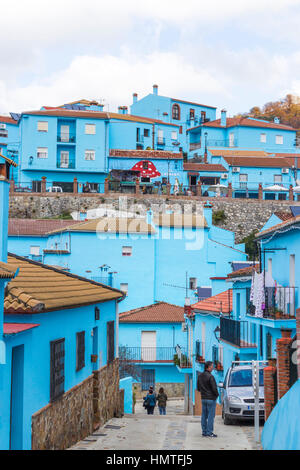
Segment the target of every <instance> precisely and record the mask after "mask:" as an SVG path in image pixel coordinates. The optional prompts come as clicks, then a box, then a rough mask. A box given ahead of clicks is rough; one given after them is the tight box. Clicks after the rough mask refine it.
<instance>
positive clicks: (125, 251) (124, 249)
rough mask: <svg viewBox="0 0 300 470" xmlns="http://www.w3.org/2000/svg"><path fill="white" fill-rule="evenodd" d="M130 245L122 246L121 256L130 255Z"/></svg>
mask: <svg viewBox="0 0 300 470" xmlns="http://www.w3.org/2000/svg"><path fill="white" fill-rule="evenodd" d="M131 255H132V246H122V256H131Z"/></svg>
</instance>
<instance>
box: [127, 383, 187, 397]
mask: <svg viewBox="0 0 300 470" xmlns="http://www.w3.org/2000/svg"><path fill="white" fill-rule="evenodd" d="M160 387H163V388H164V391H165V392H166V394H167V396H168V397H169V398H172V397H173V398H175V397H178V398H179V397H180V398H182V397H184V383H162V382H161V383H160V382H157V383H155V392H156V393H158V390H159V389H160ZM132 388H133V392H135V397H136V400H139V399H140V398H143V397H144V396H145V395H146V394H147V390H141V384H140V383H134V384H133V386H132Z"/></svg>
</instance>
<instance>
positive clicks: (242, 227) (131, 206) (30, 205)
mask: <svg viewBox="0 0 300 470" xmlns="http://www.w3.org/2000/svg"><path fill="white" fill-rule="evenodd" d="M120 196H121V199H119V198H120ZM207 200H209V201H210V202H211V203H212V204H213V211H214V212H216V211H219V210H223V211H224V213H225V216H226V219H225V221H224V222H223V223H221V224H219V226H220V227H222V228H225V229H228V230H232V231H234V232H235V234H236V239H237V241H241V240H242V239H243V238H244V237H246V236H247V235H249V234H250V233H251V232H252V231H253V230H260V229H261V228H262V227H263V225H264V224H265V222H266V221H267V220H268V218H269V217H270V216H271V215H272V213H273V212H275V211H288V210H289V206H290V205H291V204H293V205H300V202H299V201H297V202H296V201H294V202H290V201H265V200H255V199H230V198H203V197H192V198H190V197H175V196H153V195H145V196H138V195H126V196H124V195H120V194H109V195H98V194H89V195H85V194H77V195H73V194H69V195H66V194H65V193H62V194H55V193H49V195H47V196H45V195H43V194H34V195H32V194H26V195H25V194H24V195H16V194H11V195H10V217H18V218H51V217H56V216H59V215H61V214H63V213H70V212H72V211H78V210H79V211H83V212H84V211H86V210H88V209H95V208H97V207H108V208H115V209H122V210H125V209H126V207H128V210H130V211H132V212H136V213H139V214H140V215H143V214H145V212H146V210H147V209H148V208H149V207H150V206H152V208H153V207H154V209H155V211H156V212H164V211H165V210H166V209H171V210H172V209H173V210H174V211H175V212H178V211H179V210H183V207H185V209H186V206H190V211H192V212H194V213H196V211H197V212H199V211H200V209H201V206H202V205H203V203H204V202H206V201H207ZM197 204H198V207H197ZM201 211H202V209H201Z"/></svg>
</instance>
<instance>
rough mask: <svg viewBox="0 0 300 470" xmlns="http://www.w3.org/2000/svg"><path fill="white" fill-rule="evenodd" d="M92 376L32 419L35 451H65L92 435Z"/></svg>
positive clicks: (33, 448) (33, 447)
mask: <svg viewBox="0 0 300 470" xmlns="http://www.w3.org/2000/svg"><path fill="white" fill-rule="evenodd" d="M93 420H94V413H93V376H92V375H91V376H90V377H88V378H87V379H86V380H84V381H83V382H81V383H80V384H78V385H76V386H75V387H73V388H72V389H71V390H69V391H68V392H66V393H65V394H64V395H63V396H62V397H60V398H59V399H57V400H56V401H55V402H53V403H49V404H48V405H47V406H45V407H44V408H42V409H41V410H39V411H38V412H37V413H35V414H34V415H33V416H32V450H62V449H66V448H67V447H70V446H71V445H73V444H75V443H76V442H78V441H79V440H81V439H84V438H85V437H86V436H88V435H89V434H91V433H92V432H93Z"/></svg>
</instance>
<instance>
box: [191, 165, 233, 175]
mask: <svg viewBox="0 0 300 470" xmlns="http://www.w3.org/2000/svg"><path fill="white" fill-rule="evenodd" d="M183 169H184V170H185V171H200V172H201V171H210V172H213V171H219V172H222V173H223V172H227V171H228V170H227V169H226V168H225V167H224V166H223V165H220V164H216V163H184V164H183Z"/></svg>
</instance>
